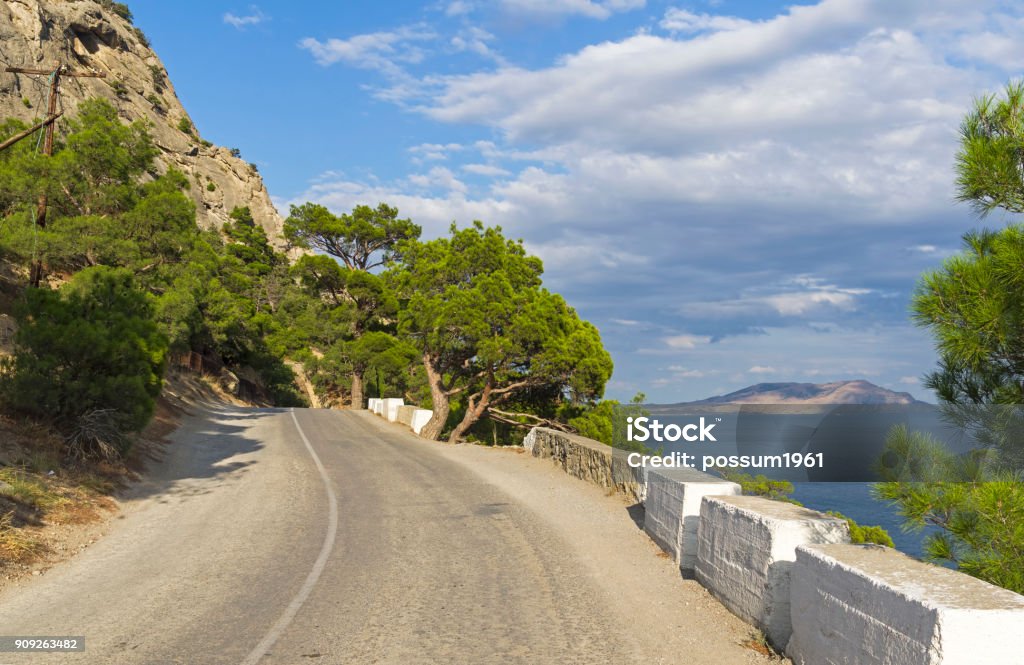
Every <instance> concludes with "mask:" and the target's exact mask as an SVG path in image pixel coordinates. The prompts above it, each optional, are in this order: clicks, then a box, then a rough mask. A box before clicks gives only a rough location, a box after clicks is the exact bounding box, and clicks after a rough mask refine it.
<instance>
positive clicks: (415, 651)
mask: <svg viewBox="0 0 1024 665" xmlns="http://www.w3.org/2000/svg"><path fill="white" fill-rule="evenodd" d="M171 438H172V443H171V444H170V445H168V446H167V448H166V451H165V457H164V459H163V460H162V461H160V462H159V463H158V464H156V465H155V466H154V469H153V470H152V472H151V473H150V474H149V476H148V477H147V479H146V480H145V481H144V482H142V483H140V484H139V485H137V486H136V487H135V488H134V489H133V490H132V492H131V495H130V496H129V499H128V501H127V503H126V507H125V510H124V512H123V514H122V515H121V516H120V517H119V518H117V519H115V520H114V521H113V522H112V525H111V528H110V530H109V533H108V534H107V535H106V536H105V537H104V538H102V539H101V540H99V541H98V542H97V543H96V544H95V545H93V546H92V547H90V548H88V549H87V550H85V551H84V552H83V553H81V554H79V555H78V556H76V557H75V558H74V559H72V560H71V561H69V562H66V563H64V564H61V565H58V566H56V567H54V568H52V569H50V570H48V571H47V572H46V574H45V575H43V576H40V577H36V578H31V579H29V580H27V581H25V582H22V583H20V584H17V585H15V586H13V587H11V588H9V589H7V590H6V591H5V592H4V593H3V594H2V595H0V635H7V636H10V635H33V636H58V635H75V636H84V638H85V652H84V653H64V654H56V653H53V654H43V653H33V654H23V653H0V665H6V664H8V663H12V664H19V665H20V664H21V663H88V664H90V665H91V664H97V665H101V664H107V663H109V664H117V665H135V664H139V665H161V664H164V663H168V664H169V663H180V664H187V665H206V664H219V663H231V664H232V665H255V664H256V663H261V664H265V665H270V664H278V663H289V664H291V663H295V664H299V663H302V664H317V663H320V664H332V665H333V664H340V663H359V664H363V663H394V664H407V663H531V664H532V663H645V664H649V663H687V664H694V665H700V664H708V665H711V664H723V665H725V664H732V663H758V662H766V661H765V660H764V658H763V657H762V656H760V655H759V654H757V653H755V652H754V651H752V650H751V649H749V648H748V647H746V646H743V645H742V644H741V642H743V641H744V640H746V639H747V638H748V637H749V634H750V631H749V629H747V628H746V627H744V626H743V624H742V623H741V622H740V621H739V620H738V619H736V618H735V617H732V616H731V615H730V614H728V612H726V611H725V610H724V609H723V608H722V607H721V606H720V605H718V604H717V603H716V602H715V601H714V600H713V599H711V598H710V597H709V596H708V595H707V593H706V592H704V591H703V590H702V589H701V588H700V587H699V586H697V585H696V583H694V582H690V581H685V580H683V579H681V577H680V576H679V573H678V570H677V569H676V568H675V566H673V565H672V564H671V562H669V561H667V560H665V559H664V558H659V557H658V556H657V548H656V547H655V546H654V545H653V543H651V542H650V541H649V540H648V539H647V538H646V536H645V535H644V534H643V532H642V531H641V530H639V529H638V528H637V525H636V523H635V521H634V518H635V517H636V514H635V512H636V511H635V510H633V511H632V515H633V517H631V511H629V510H628V506H627V505H626V504H625V503H623V502H622V500H621V499H620V498H618V497H613V496H608V495H607V494H606V493H605V492H603V491H602V490H600V489H599V488H596V487H593V486H590V485H587V484H586V483H583V482H582V481H579V480H576V479H573V478H569V477H567V476H565V475H564V474H561V473H560V472H559V471H557V470H556V469H554V468H553V467H552V465H551V463H550V461H548V460H535V459H533V458H530V457H528V456H526V455H522V454H518V455H517V454H515V453H514V452H511V451H500V450H491V449H484V448H481V447H476V446H448V445H445V444H438V443H433V442H426V441H423V440H420V439H418V438H416V437H414V436H413V435H411V434H410V433H408V432H406V431H404V430H403V429H401V428H400V427H398V426H396V425H394V424H390V423H386V422H383V421H381V420H380V419H378V418H376V417H375V416H373V415H371V414H369V413H367V412H345V411H327V410H302V409H296V410H294V411H292V410H287V409H242V408H233V407H224V408H212V407H211V408H206V409H196V410H195V412H194V413H193V415H191V416H190V417H188V418H186V419H185V421H184V423H183V424H182V426H181V427H180V428H179V429H178V430H177V431H176V432H175V433H174V434H173V435H172V437H171Z"/></svg>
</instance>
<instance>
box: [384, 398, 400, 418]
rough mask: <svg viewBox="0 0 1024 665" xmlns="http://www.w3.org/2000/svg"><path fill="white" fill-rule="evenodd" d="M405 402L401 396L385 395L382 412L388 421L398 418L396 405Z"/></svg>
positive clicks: (398, 405)
mask: <svg viewBox="0 0 1024 665" xmlns="http://www.w3.org/2000/svg"><path fill="white" fill-rule="evenodd" d="M403 404H405V400H403V399H402V398H401V397H386V398H384V409H383V410H384V413H383V414H382V415H383V416H384V417H385V418H387V419H388V420H389V421H390V422H395V421H396V420H398V407H400V406H402V405H403Z"/></svg>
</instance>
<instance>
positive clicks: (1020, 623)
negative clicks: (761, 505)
mask: <svg viewBox="0 0 1024 665" xmlns="http://www.w3.org/2000/svg"><path fill="white" fill-rule="evenodd" d="M791 592H792V607H791V610H792V619H793V636H792V638H791V639H790V641H789V646H788V648H787V650H786V651H787V654H788V655H789V656H790V657H791V658H792V659H793V662H794V663H795V665H817V664H818V663H829V664H830V665H890V664H893V663H898V664H899V665H940V664H942V665H989V664H990V663H991V664H994V663H1024V656H1022V655H1021V649H1020V636H1021V635H1024V596H1021V595H1018V594H1016V593H1013V592H1012V591H1007V590H1006V589H1001V588H999V587H996V586H993V585H991V584H988V583H987V582H982V581H981V580H978V579H975V578H973V577H970V576H968V575H964V574H963V573H959V572H957V571H955V570H950V569H948V568H943V567H941V566H936V565H932V564H928V563H923V562H921V561H918V560H916V559H913V558H911V557H908V556H907V555H905V554H902V553H900V552H897V551H896V550H892V549H889V548H887V547H880V546H877V545H849V544H845V545H844V544H837V545H806V546H800V547H798V548H797V555H796V563H795V564H794V565H793V569H792V573H791Z"/></svg>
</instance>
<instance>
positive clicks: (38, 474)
mask: <svg viewBox="0 0 1024 665" xmlns="http://www.w3.org/2000/svg"><path fill="white" fill-rule="evenodd" d="M0 442H2V449H0V569H2V568H3V567H4V566H5V565H6V564H28V563H33V562H36V561H38V560H40V559H42V558H45V557H46V556H48V551H49V548H48V547H47V543H48V542H49V540H51V539H52V535H51V534H49V529H48V526H51V525H69V524H88V523H91V522H95V521H96V520H98V519H100V518H101V517H102V516H103V514H104V512H106V511H109V510H111V509H113V508H115V506H116V504H115V503H114V501H113V500H112V499H111V498H110V496H111V495H112V494H113V493H114V492H115V491H116V490H117V489H119V488H120V487H121V486H122V485H123V482H124V480H125V479H126V477H127V476H128V474H129V472H128V471H127V470H126V469H125V468H124V467H123V466H121V465H115V464H90V465H88V466H86V465H82V464H78V465H74V466H71V467H66V466H62V460H61V441H60V438H59V437H57V436H56V435H55V434H54V433H53V432H52V431H51V430H49V429H47V428H45V427H41V426H39V425H36V424H31V423H22V422H17V421H12V420H10V419H7V418H2V417H0Z"/></svg>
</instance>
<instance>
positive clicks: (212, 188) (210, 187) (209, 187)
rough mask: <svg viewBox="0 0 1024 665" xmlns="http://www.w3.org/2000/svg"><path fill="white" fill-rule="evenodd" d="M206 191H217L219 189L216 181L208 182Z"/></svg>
mask: <svg viewBox="0 0 1024 665" xmlns="http://www.w3.org/2000/svg"><path fill="white" fill-rule="evenodd" d="M206 191H208V192H216V191H217V185H216V183H214V182H213V181H212V180H211V181H210V182H208V183H206Z"/></svg>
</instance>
